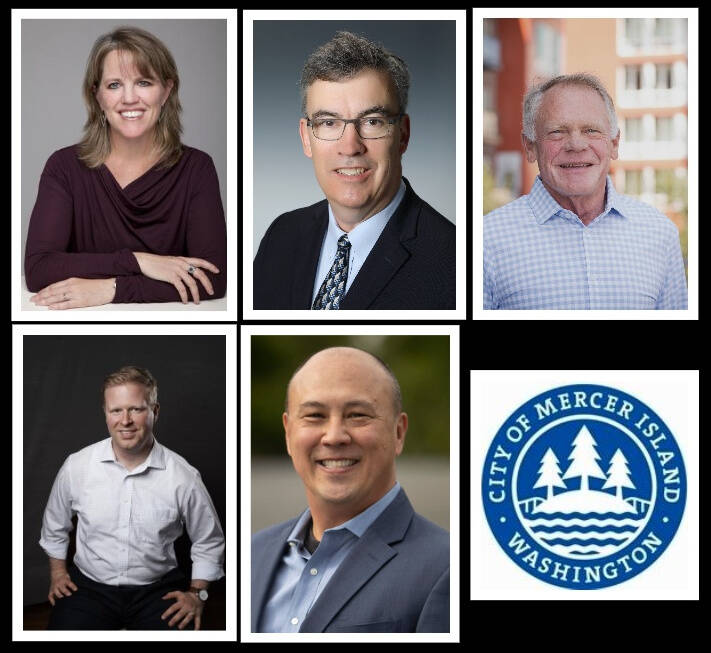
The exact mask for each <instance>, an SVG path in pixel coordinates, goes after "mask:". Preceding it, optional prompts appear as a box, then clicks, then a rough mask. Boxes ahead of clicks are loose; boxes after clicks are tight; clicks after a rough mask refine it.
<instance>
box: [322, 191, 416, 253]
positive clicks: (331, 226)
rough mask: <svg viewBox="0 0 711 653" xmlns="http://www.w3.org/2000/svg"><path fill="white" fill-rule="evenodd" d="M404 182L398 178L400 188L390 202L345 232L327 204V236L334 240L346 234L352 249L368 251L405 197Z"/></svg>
mask: <svg viewBox="0 0 711 653" xmlns="http://www.w3.org/2000/svg"><path fill="white" fill-rule="evenodd" d="M406 190H407V189H406V186H405V182H404V181H403V180H402V179H400V188H398V190H397V193H395V196H394V197H393V198H392V200H390V203H389V204H388V205H387V206H386V207H385V208H384V209H383V210H382V211H380V212H378V213H376V214H375V215H371V216H370V217H369V218H368V219H367V220H363V221H362V222H360V223H359V224H358V225H357V226H356V227H355V228H353V229H351V230H350V231H348V232H346V231H343V229H341V228H340V227H339V226H338V223H337V222H336V217H335V216H334V215H333V209H331V205H330V204H329V205H328V236H329V238H330V239H333V240H335V241H336V242H337V241H338V239H339V238H340V237H341V236H343V235H344V234H345V235H347V236H348V241H349V242H350V244H351V249H352V250H360V251H370V250H371V249H372V247H373V245H375V241H376V240H378V238H379V237H380V234H381V233H382V231H383V229H384V228H385V225H386V224H387V223H388V220H390V218H391V217H392V215H393V213H395V211H396V210H397V207H398V206H399V205H400V202H401V201H402V198H403V197H405V191H406Z"/></svg>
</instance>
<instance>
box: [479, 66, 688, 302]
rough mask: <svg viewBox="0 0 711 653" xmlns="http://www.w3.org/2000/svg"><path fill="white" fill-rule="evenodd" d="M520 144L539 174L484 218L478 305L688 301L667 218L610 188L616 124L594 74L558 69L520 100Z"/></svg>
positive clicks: (674, 237) (617, 136)
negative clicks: (523, 190) (565, 72)
mask: <svg viewBox="0 0 711 653" xmlns="http://www.w3.org/2000/svg"><path fill="white" fill-rule="evenodd" d="M522 140H523V147H524V149H525V152H526V158H527V159H528V161H529V162H531V163H533V162H534V161H537V162H538V170H539V176H538V177H537V178H536V181H535V183H534V185H533V188H532V189H531V192H530V193H529V194H528V195H523V196H522V197H519V198H518V199H517V200H514V201H513V202H510V203H509V204H506V205H505V206H502V207H500V208H498V209H496V210H495V211H492V212H491V213H489V214H488V215H486V216H484V308H485V309H572V310H580V309H592V310H605V309H685V308H686V307H687V291H686V277H685V273H684V263H683V260H682V256H681V248H680V245H679V233H678V230H677V228H676V226H675V225H674V223H673V222H672V221H671V220H669V219H668V218H667V217H666V216H664V215H663V214H661V213H660V212H659V211H657V210H656V209H655V208H653V207H651V206H649V205H647V204H644V203H642V202H639V201H637V200H635V199H633V198H631V197H628V196H625V195H621V194H619V193H617V192H616V191H615V188H614V186H613V185H612V180H611V178H610V177H609V172H610V161H611V160H612V159H616V158H617V156H618V151H617V150H618V145H619V140H620V131H619V129H618V127H617V117H616V115H615V108H614V105H613V102H612V99H611V98H610V95H609V94H608V92H607V91H606V90H605V88H604V87H603V85H602V84H601V82H600V81H599V80H598V79H597V78H596V77H595V76H593V75H589V74H586V73H577V74H572V75H560V76H558V77H555V78H553V79H551V80H549V81H547V82H545V83H543V84H540V85H538V86H535V87H533V88H532V89H531V90H530V91H529V92H528V93H527V94H526V96H525V98H524V102H523V134H522Z"/></svg>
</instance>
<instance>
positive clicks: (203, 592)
mask: <svg viewBox="0 0 711 653" xmlns="http://www.w3.org/2000/svg"><path fill="white" fill-rule="evenodd" d="M188 591H189V592H192V593H193V594H197V597H198V598H199V599H200V600H201V601H203V602H204V601H207V590H205V589H201V588H200V587H191V588H190V589H189V590H188Z"/></svg>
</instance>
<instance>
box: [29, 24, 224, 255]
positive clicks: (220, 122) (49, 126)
mask: <svg viewBox="0 0 711 653" xmlns="http://www.w3.org/2000/svg"><path fill="white" fill-rule="evenodd" d="M121 25H131V26H134V27H140V28H142V29H145V30H147V31H149V32H150V33H151V34H153V35H154V36H157V37H158V38H159V39H160V40H161V41H163V43H164V44H165V45H166V47H167V48H168V49H169V50H170V51H171V53H172V55H173V57H174V59H175V63H176V65H177V67H178V73H179V75H180V90H179V95H180V102H181V104H182V106H183V113H182V121H183V136H182V140H183V143H185V144H186V145H190V146H191V147H196V148H198V149H199V150H203V151H204V152H207V153H208V154H209V155H210V156H211V157H212V160H213V161H214V163H215V167H216V168H217V176H218V179H219V180H220V195H221V197H222V206H223V208H225V209H226V208H227V207H226V204H225V188H226V186H225V185H226V184H227V181H228V180H227V178H226V168H227V139H226V121H227V106H226V105H227V95H226V88H227V21H226V20H93V19H92V20H82V19H76V20H74V19H67V20H64V19H62V20H59V19H56V20H39V19H23V20H22V50H21V52H22V168H21V172H22V188H21V211H22V259H23V261H24V252H25V242H26V240H27V227H28V225H29V221H30V215H31V214H32V209H33V208H34V204H35V200H36V199H37V187H38V184H39V178H40V175H41V174H42V170H43V169H44V165H45V163H46V162H47V159H48V158H49V156H50V154H52V152H55V151H56V150H58V149H60V148H63V147H67V146H68V145H73V144H74V143H78V142H79V140H80V139H81V135H82V127H83V125H84V123H85V122H86V116H87V114H86V108H85V106H84V100H83V98H82V92H81V89H82V82H83V80H84V71H85V70H86V60H87V57H88V56H89V52H90V51H91V47H92V45H93V44H94V41H95V40H96V39H97V38H98V37H99V36H101V35H102V34H106V33H107V32H110V31H111V30H112V29H114V28H116V27H119V26H121ZM227 219H228V220H229V216H227Z"/></svg>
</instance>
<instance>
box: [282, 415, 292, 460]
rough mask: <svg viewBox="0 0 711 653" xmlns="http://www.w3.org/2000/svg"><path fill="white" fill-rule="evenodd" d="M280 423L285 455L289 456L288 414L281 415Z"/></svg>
mask: <svg viewBox="0 0 711 653" xmlns="http://www.w3.org/2000/svg"><path fill="white" fill-rule="evenodd" d="M281 423H282V424H283V425H284V440H285V441H286V453H288V454H289V455H290V456H291V449H290V448H289V429H288V428H287V426H288V425H289V413H283V414H282V416H281Z"/></svg>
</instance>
